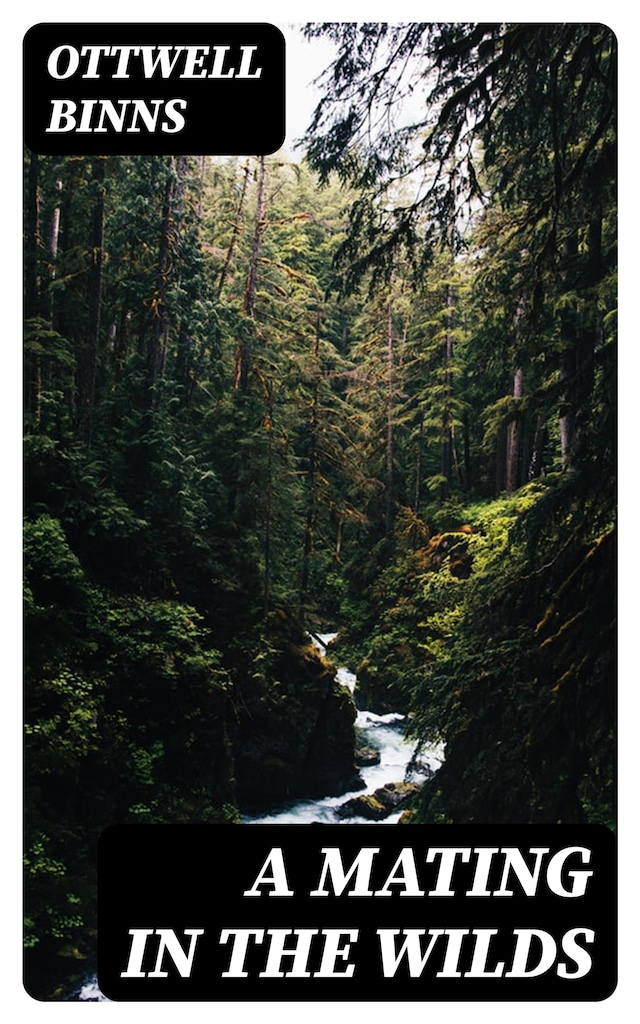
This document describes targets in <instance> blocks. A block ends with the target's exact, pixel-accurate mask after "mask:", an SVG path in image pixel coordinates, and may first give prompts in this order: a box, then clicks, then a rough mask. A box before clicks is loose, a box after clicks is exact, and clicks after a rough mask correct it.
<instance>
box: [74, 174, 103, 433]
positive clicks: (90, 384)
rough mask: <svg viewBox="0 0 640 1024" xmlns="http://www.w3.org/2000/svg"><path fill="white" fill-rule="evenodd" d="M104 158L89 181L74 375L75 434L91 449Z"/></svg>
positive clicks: (100, 271)
mask: <svg viewBox="0 0 640 1024" xmlns="http://www.w3.org/2000/svg"><path fill="white" fill-rule="evenodd" d="M105 160H106V158H105V157H96V158H95V161H94V163H93V179H94V181H95V184H96V196H95V199H94V205H93V213H92V222H91V241H90V247H91V267H90V269H89V281H88V289H87V290H88V319H87V328H86V331H85V337H84V344H83V346H82V351H81V355H80V361H79V375H78V434H79V437H80V440H81V441H83V442H84V443H85V444H86V445H87V446H89V447H90V446H91V441H92V435H93V421H94V413H95V397H96V379H97V372H98V351H99V345H100V314H101V301H102V267H103V262H104V193H105V187H104V178H105Z"/></svg>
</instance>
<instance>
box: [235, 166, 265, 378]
mask: <svg viewBox="0 0 640 1024" xmlns="http://www.w3.org/2000/svg"><path fill="white" fill-rule="evenodd" d="M266 177H267V174H266V161H265V158H264V156H261V157H260V170H259V175H258V196H257V201H256V224H255V229H254V233H253V245H252V248H251V259H250V261H249V274H248V276H247V284H246V287H245V292H244V304H243V312H244V315H245V317H246V318H247V319H248V320H253V317H254V308H255V299H256V291H257V287H258V264H259V261H260V253H261V251H262V240H263V237H264V229H265V213H266V207H267V203H266ZM250 366H251V343H250V338H249V330H248V329H245V330H244V331H243V333H242V337H241V338H239V339H238V346H237V349H236V364H235V371H234V376H233V386H234V388H235V389H236V390H239V391H241V392H245V391H246V390H247V384H248V381H249V369H250Z"/></svg>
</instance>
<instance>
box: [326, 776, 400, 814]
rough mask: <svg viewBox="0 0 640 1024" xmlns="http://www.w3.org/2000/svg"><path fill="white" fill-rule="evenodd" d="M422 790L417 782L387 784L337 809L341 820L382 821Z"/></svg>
mask: <svg viewBox="0 0 640 1024" xmlns="http://www.w3.org/2000/svg"><path fill="white" fill-rule="evenodd" d="M419 790H420V786H418V785H417V784H416V783H415V782H387V784H386V785H385V786H381V787H380V789H376V791H375V793H363V794H362V796H355V797H353V798H352V799H351V800H347V801H345V803H343V804H341V805H340V807H338V809H337V812H336V813H337V815H338V817H339V818H366V819H367V821H382V820H383V818H387V817H388V816H389V815H390V814H391V813H392V812H393V811H395V810H396V809H397V808H398V807H400V806H402V804H404V803H405V802H406V801H407V800H408V799H409V798H410V797H412V796H414V795H415V794H416V793H417V792H418V791H419Z"/></svg>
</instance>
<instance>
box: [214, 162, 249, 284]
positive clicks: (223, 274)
mask: <svg viewBox="0 0 640 1024" xmlns="http://www.w3.org/2000/svg"><path fill="white" fill-rule="evenodd" d="M242 173H243V178H242V188H241V191H240V198H239V199H238V206H237V208H236V218H235V221H234V224H233V231H232V232H231V238H230V239H229V246H228V248H227V255H226V257H225V261H224V266H223V268H222V270H221V271H220V280H219V281H218V299H220V298H221V297H222V290H223V288H224V286H225V282H226V280H227V274H228V273H229V267H230V265H231V260H232V258H233V254H234V252H235V248H236V245H237V243H238V239H239V238H240V230H241V227H242V214H243V212H244V202H245V198H246V195H247V184H248V182H249V161H248V160H247V161H246V163H245V165H244V167H243V168H242Z"/></svg>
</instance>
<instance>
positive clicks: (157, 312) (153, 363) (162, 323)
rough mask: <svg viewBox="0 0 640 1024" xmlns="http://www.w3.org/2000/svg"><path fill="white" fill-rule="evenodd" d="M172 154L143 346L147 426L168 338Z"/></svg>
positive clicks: (153, 407)
mask: <svg viewBox="0 0 640 1024" xmlns="http://www.w3.org/2000/svg"><path fill="white" fill-rule="evenodd" d="M173 159H174V158H173V157H170V158H169V163H168V165H167V176H166V181H165V186H164V197H163V202H162V221H161V225H160V239H159V243H158V276H157V281H156V289H155V292H154V295H153V302H152V314H153V321H152V325H151V332H150V334H149V341H148V346H147V379H146V396H147V417H146V419H147V426H149V425H150V421H149V419H148V416H149V414H150V413H151V412H153V411H154V410H155V409H157V407H158V400H159V396H158V394H157V388H156V385H157V383H158V381H159V380H160V378H161V377H162V374H163V372H164V364H165V358H166V352H167V344H168V338H169V320H168V314H167V303H166V294H167V282H168V279H169V272H170V268H171V250H172V248H173V244H174V240H175V239H174V189H175V177H174V173H173Z"/></svg>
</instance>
